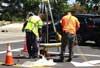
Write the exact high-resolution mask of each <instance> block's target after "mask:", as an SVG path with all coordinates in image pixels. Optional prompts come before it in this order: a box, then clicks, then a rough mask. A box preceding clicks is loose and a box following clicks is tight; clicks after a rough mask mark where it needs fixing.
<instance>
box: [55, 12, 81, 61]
mask: <svg viewBox="0 0 100 68" xmlns="http://www.w3.org/2000/svg"><path fill="white" fill-rule="evenodd" d="M60 22H61V26H62V31H63V33H62V39H61V53H60V59H58V60H54V61H56V62H64V61H65V60H64V53H65V50H66V45H68V50H69V56H68V59H67V62H70V61H71V60H72V55H73V46H74V41H75V37H76V32H77V31H78V29H79V27H80V22H79V21H78V19H77V18H76V17H75V16H73V15H72V11H68V12H67V15H65V16H63V17H62V19H61V21H60Z"/></svg>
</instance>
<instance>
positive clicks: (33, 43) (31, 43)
mask: <svg viewBox="0 0 100 68" xmlns="http://www.w3.org/2000/svg"><path fill="white" fill-rule="evenodd" d="M26 44H27V49H28V54H29V56H30V57H31V56H33V57H34V56H37V55H38V46H37V39H36V35H35V34H34V33H33V32H32V31H30V32H29V31H28V32H26Z"/></svg>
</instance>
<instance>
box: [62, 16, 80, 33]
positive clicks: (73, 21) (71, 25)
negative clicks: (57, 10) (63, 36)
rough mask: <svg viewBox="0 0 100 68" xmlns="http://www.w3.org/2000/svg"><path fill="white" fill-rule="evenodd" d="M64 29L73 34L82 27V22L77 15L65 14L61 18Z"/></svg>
mask: <svg viewBox="0 0 100 68" xmlns="http://www.w3.org/2000/svg"><path fill="white" fill-rule="evenodd" d="M61 25H62V30H63V31H65V32H69V33H71V34H76V31H77V30H78V29H79V27H80V22H79V21H78V19H77V18H76V17H75V16H70V15H65V16H64V17H62V19H61Z"/></svg>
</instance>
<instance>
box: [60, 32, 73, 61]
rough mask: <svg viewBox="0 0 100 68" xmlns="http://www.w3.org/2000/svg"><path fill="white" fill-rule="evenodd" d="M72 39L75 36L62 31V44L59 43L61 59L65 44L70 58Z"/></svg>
mask: <svg viewBox="0 0 100 68" xmlns="http://www.w3.org/2000/svg"><path fill="white" fill-rule="evenodd" d="M74 39H75V36H74V35H73V34H70V33H68V32H63V33H62V40H61V43H62V45H61V55H60V58H61V59H62V60H64V53H65V50H66V46H67V45H68V49H69V56H68V58H72V54H73V45H74Z"/></svg>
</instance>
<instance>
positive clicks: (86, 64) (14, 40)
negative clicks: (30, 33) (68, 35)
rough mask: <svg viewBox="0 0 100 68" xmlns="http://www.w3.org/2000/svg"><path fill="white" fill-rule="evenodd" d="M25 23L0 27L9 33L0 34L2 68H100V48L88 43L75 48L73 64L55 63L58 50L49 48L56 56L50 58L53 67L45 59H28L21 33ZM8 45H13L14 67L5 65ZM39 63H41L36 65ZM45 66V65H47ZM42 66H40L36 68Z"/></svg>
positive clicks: (0, 62) (23, 36) (23, 34)
mask: <svg viewBox="0 0 100 68" xmlns="http://www.w3.org/2000/svg"><path fill="white" fill-rule="evenodd" d="M22 24H23V23H20V24H19V23H14V24H9V25H6V26H3V27H0V31H1V30H7V32H0V68H24V67H26V68H29V67H31V68H100V47H99V46H96V45H95V44H93V43H91V42H90V43H87V44H86V45H84V46H82V45H79V46H78V47H77V46H74V57H73V59H72V61H71V62H61V63H58V62H53V61H52V59H54V58H56V59H57V58H59V56H58V55H59V50H58V48H56V47H55V48H49V53H50V54H55V55H53V56H49V59H51V61H50V62H52V64H51V66H50V64H49V61H47V60H45V59H41V63H42V64H39V63H40V61H39V60H40V59H27V58H26V57H27V52H24V51H23V49H24V44H25V33H24V32H21V28H22ZM7 43H10V45H11V51H12V56H13V59H14V65H11V66H8V65H5V61H6V56H7V52H6V51H7V46H6V45H7ZM65 54H66V55H65V57H66V59H67V58H68V57H67V56H68V49H67V48H66V53H65ZM19 55H24V56H25V57H20V56H19ZM36 61H39V63H35V62H36ZM47 63H48V65H44V66H43V64H47ZM34 65H40V66H34Z"/></svg>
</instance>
